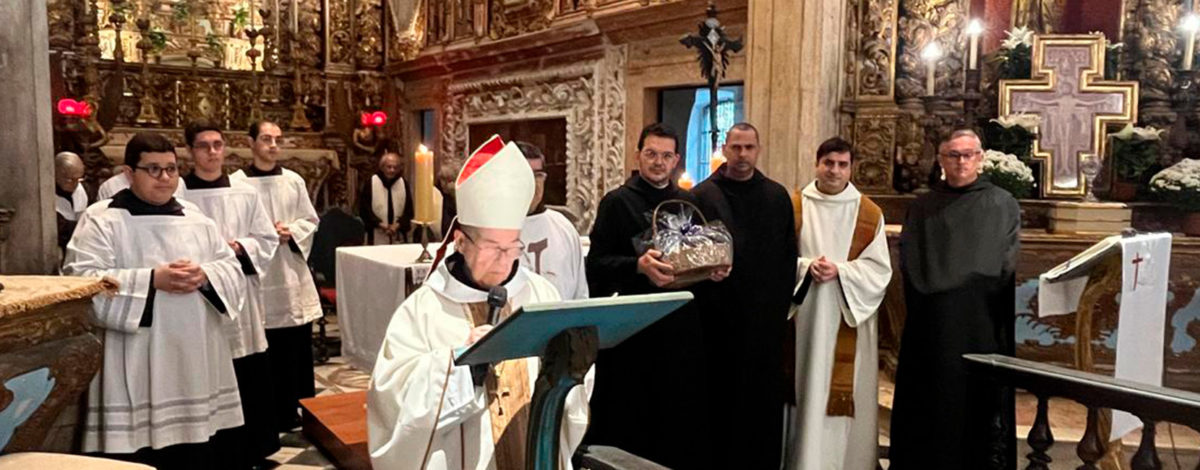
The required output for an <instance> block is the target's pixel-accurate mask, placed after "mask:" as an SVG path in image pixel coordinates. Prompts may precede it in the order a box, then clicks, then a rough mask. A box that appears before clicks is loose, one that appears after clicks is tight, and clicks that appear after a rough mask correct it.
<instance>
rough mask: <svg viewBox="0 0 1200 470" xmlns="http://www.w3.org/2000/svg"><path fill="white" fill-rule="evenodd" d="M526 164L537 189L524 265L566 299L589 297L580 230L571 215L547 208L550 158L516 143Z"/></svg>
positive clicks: (527, 227)
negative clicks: (569, 216)
mask: <svg viewBox="0 0 1200 470" xmlns="http://www.w3.org/2000/svg"><path fill="white" fill-rule="evenodd" d="M515 143H516V144H517V148H519V149H521V153H523V154H525V161H527V162H529V167H530V168H532V169H533V178H534V182H535V183H536V189H535V191H534V193H533V202H532V203H530V206H529V215H528V216H527V217H525V226H524V227H522V228H521V243H524V244H525V252H524V253H521V266H524V267H525V268H527V269H529V270H531V271H533V272H535V273H538V274H541V275H542V277H544V278H546V280H548V281H550V283H552V284H554V287H557V288H558V294H559V295H560V296H562V298H563V300H573V299H586V298H588V285H587V275H586V274H585V273H584V267H583V245H582V243H580V240H579V231H577V230H575V226H574V225H572V224H571V221H569V220H567V216H565V215H562V214H560V213H558V212H555V211H554V210H553V209H547V208H546V201H545V200H544V199H543V196H544V195H545V190H546V176H547V173H546V157H545V155H544V154H542V150H541V149H539V148H537V147H535V146H534V145H533V144H530V143H527V142H515Z"/></svg>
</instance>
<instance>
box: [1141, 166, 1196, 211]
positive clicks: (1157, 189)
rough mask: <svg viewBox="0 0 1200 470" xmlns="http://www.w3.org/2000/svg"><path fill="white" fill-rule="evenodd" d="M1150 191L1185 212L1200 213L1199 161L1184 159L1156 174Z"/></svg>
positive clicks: (1151, 181)
mask: <svg viewBox="0 0 1200 470" xmlns="http://www.w3.org/2000/svg"><path fill="white" fill-rule="evenodd" d="M1150 190H1151V191H1153V192H1154V193H1156V194H1159V195H1160V196H1162V197H1163V198H1164V199H1166V200H1168V201H1170V202H1172V203H1174V204H1175V205H1177V206H1180V207H1181V208H1183V209H1185V210H1188V211H1192V212H1196V211H1200V160H1195V159H1190V158H1185V159H1183V160H1180V161H1179V163H1176V164H1174V165H1172V166H1170V167H1168V168H1166V169H1164V170H1163V171H1160V172H1158V174H1156V175H1154V178H1152V179H1151V180H1150Z"/></svg>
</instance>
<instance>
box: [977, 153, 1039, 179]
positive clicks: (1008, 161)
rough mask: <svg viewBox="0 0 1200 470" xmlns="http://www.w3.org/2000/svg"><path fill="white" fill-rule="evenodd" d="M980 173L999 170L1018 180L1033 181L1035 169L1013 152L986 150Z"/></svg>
mask: <svg viewBox="0 0 1200 470" xmlns="http://www.w3.org/2000/svg"><path fill="white" fill-rule="evenodd" d="M979 172H980V173H989V172H999V173H1005V174H1008V175H1012V176H1013V177H1014V178H1016V179H1017V181H1023V182H1026V183H1033V169H1032V168H1029V165H1026V164H1025V162H1023V161H1021V159H1019V158H1017V156H1016V155H1013V154H1011V153H1004V152H997V151H995V150H985V151H984V152H983V164H982V165H980V166H979Z"/></svg>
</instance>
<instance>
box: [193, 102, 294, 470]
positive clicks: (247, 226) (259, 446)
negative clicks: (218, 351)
mask: <svg viewBox="0 0 1200 470" xmlns="http://www.w3.org/2000/svg"><path fill="white" fill-rule="evenodd" d="M183 135H184V139H185V140H186V141H187V144H188V148H189V149H190V150H191V153H192V162H193V164H194V167H193V169H192V173H191V174H189V175H187V176H185V177H184V178H183V184H181V185H180V186H182V187H183V190H182V191H181V192H180V197H182V198H183V199H184V200H186V201H188V202H191V203H193V204H196V205H197V206H198V207H199V208H200V211H201V212H203V213H204V214H205V215H207V216H208V217H209V218H211V219H213V221H214V222H216V223H217V229H218V230H219V231H220V232H221V236H222V237H224V239H225V241H226V242H227V243H228V244H229V247H230V248H232V249H233V251H234V253H235V254H236V255H237V259H238V262H239V263H240V265H241V269H242V274H244V275H245V276H246V281H247V285H246V302H245V305H244V306H243V308H242V309H241V310H239V311H238V315H237V321H236V322H230V323H227V324H226V325H225V336H226V337H227V338H228V339H229V347H230V350H231V351H232V353H233V370H234V372H235V373H236V374H237V380H238V391H239V392H240V393H241V400H242V416H243V417H244V418H245V421H246V424H245V426H242V427H240V428H237V429H234V430H233V431H231V432H232V433H233V434H234V435H235V436H236V439H235V441H236V443H237V444H238V445H240V446H241V447H240V448H239V449H238V452H236V453H234V455H231V456H230V457H231V459H230V460H231V461H232V462H235V463H236V464H237V467H238V468H250V467H251V466H253V465H254V464H257V463H260V462H262V461H264V460H266V458H267V457H269V456H271V454H274V453H275V452H276V451H278V450H279V446H280V444H279V433H277V432H276V428H275V415H274V414H273V413H272V412H271V411H272V408H271V399H272V394H271V390H272V389H273V385H272V384H271V381H270V373H271V368H270V366H269V361H268V358H267V337H266V334H265V330H264V325H265V322H264V318H263V310H264V309H265V308H264V306H263V300H262V289H261V286H260V276H261V275H262V273H263V272H266V270H267V267H268V266H270V264H271V259H272V258H273V257H274V256H275V248H276V247H278V246H279V235H277V234H276V233H275V227H274V225H273V224H272V223H271V220H270V218H269V217H267V211H266V209H264V208H263V205H262V202H261V201H260V199H259V196H258V191H255V189H254V187H252V186H250V185H249V184H247V183H246V182H245V181H242V180H232V179H230V178H229V176H226V175H225V172H224V170H223V166H224V163H225V136H224V135H223V134H222V133H221V129H220V128H219V127H217V126H216V124H214V123H211V122H207V121H200V122H195V123H192V124H190V125H188V127H187V128H186V129H184V132H183Z"/></svg>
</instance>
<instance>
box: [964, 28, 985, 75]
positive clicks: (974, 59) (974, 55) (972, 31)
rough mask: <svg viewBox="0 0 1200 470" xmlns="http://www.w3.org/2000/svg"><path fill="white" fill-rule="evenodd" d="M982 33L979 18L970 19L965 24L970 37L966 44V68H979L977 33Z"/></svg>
mask: <svg viewBox="0 0 1200 470" xmlns="http://www.w3.org/2000/svg"><path fill="white" fill-rule="evenodd" d="M980 34H983V23H982V22H980V21H979V20H971V22H970V23H968V24H967V36H968V37H970V38H971V40H970V45H969V46H968V51H969V53H968V55H967V57H968V59H967V70H975V69H977V68H979V35H980Z"/></svg>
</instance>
